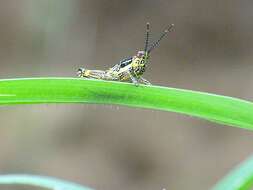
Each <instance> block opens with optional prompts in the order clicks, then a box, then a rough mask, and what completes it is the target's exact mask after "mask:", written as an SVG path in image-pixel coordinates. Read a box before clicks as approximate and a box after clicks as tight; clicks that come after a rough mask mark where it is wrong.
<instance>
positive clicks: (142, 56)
mask: <svg viewBox="0 0 253 190" xmlns="http://www.w3.org/2000/svg"><path fill="white" fill-rule="evenodd" d="M134 58H135V59H138V60H139V62H140V63H141V64H146V63H147V61H148V58H149V55H148V52H145V51H138V52H137V54H136V55H135V56H134Z"/></svg>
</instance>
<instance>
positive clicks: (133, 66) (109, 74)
mask: <svg viewBox="0 0 253 190" xmlns="http://www.w3.org/2000/svg"><path fill="white" fill-rule="evenodd" d="M173 26H174V24H171V25H169V26H168V27H167V28H166V29H165V30H164V32H162V34H161V35H160V37H159V38H158V40H157V41H155V42H153V43H152V44H151V45H150V46H149V33H150V29H149V23H147V25H146V38H145V46H144V50H142V51H138V52H137V54H136V55H134V56H132V57H130V58H127V59H123V60H121V61H120V62H119V63H118V64H116V65H114V66H113V67H111V68H109V69H108V70H105V71H102V70H88V69H85V68H79V69H78V71H77V75H78V77H84V78H92V79H101V80H109V81H122V82H130V83H134V84H135V85H136V86H137V85H138V84H139V83H141V84H146V85H151V83H150V82H149V81H147V80H146V79H144V78H143V77H142V75H143V73H144V72H145V69H146V65H147V63H148V59H149V54H150V52H151V51H152V50H153V49H154V48H155V47H157V46H158V45H159V43H160V41H161V40H162V39H163V38H164V37H165V35H166V34H167V33H169V32H170V31H171V29H172V28H173Z"/></svg>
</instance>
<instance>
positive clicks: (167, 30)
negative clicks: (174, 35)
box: [148, 24, 174, 53]
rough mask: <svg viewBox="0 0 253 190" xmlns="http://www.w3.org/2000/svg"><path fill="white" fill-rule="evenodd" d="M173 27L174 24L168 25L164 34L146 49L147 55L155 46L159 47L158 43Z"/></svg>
mask: <svg viewBox="0 0 253 190" xmlns="http://www.w3.org/2000/svg"><path fill="white" fill-rule="evenodd" d="M173 27H174V24H171V25H169V26H168V27H167V28H166V29H165V30H164V32H163V33H162V34H161V36H160V38H159V39H158V40H157V41H156V42H154V43H153V44H152V45H151V47H150V48H149V49H148V53H150V52H151V51H152V50H153V49H154V48H155V47H156V46H158V45H159V43H160V41H161V40H162V39H163V38H164V36H166V34H168V33H169V32H171V30H172V28H173Z"/></svg>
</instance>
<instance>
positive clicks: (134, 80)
mask: <svg viewBox="0 0 253 190" xmlns="http://www.w3.org/2000/svg"><path fill="white" fill-rule="evenodd" d="M127 73H128V75H129V76H130V79H131V80H132V82H133V83H134V85H135V86H138V85H139V83H138V79H137V78H136V77H134V76H133V75H132V74H131V73H130V72H129V71H127Z"/></svg>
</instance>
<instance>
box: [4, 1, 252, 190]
mask: <svg viewBox="0 0 253 190" xmlns="http://www.w3.org/2000/svg"><path fill="white" fill-rule="evenodd" d="M252 9H253V1H236V0H229V1H228V0H224V1H218V0H209V1H203V0H190V1H189V0H177V1H176V0H172V1H165V0H156V1H151V0H135V1H133V0H129V1H127V0H121V1H120V0H111V1H105V0H101V1H99V0H97V1H94V0H83V1H82V0H71V1H70V0H53V1H52V0H22V1H19V0H0V76H1V78H13V77H37V76H70V77H72V76H74V75H75V72H76V69H77V68H79V67H80V66H84V67H87V68H96V69H105V68H107V67H109V66H112V65H113V64H115V63H117V62H118V61H119V60H120V59H122V58H125V57H128V56H130V55H133V54H134V53H135V52H136V50H138V49H140V48H142V47H143V45H144V30H145V23H146V22H147V21H149V22H150V23H151V31H152V34H151V37H152V38H153V39H155V37H157V35H158V34H159V32H161V30H162V29H164V27H165V26H166V25H167V24H170V23H174V24H175V26H176V27H175V30H174V32H172V33H171V34H170V35H169V37H168V38H167V39H165V40H164V41H162V43H161V45H160V47H159V48H158V49H156V50H155V51H154V52H152V56H151V61H150V65H149V69H148V70H147V73H146V74H145V77H146V78H147V79H149V80H150V81H151V82H152V83H153V84H160V85H164V86H172V87H177V88H186V89H192V90H199V91H206V92H211V93H217V94H223V95H228V96H234V97H239V98H243V99H246V100H252V99H253V90H252V89H253V87H252V85H253V75H252V72H253V63H252V60H253V55H252V52H253V24H252V18H253V10H252ZM0 121H1V127H0V150H1V152H0V173H2V174H6V173H8V174H9V173H31V174H40V175H49V176H54V177H59V178H63V179H68V180H72V181H76V182H79V183H81V184H85V185H88V186H90V187H93V188H96V189H98V190H119V189H123V190H140V189H143V190H144V189H145V190H160V189H162V188H163V187H165V188H167V190H170V189H171V190H173V189H176V190H179V189H188V190H191V189H192V190H196V189H199V190H202V189H208V188H210V187H211V186H213V185H214V184H215V183H216V181H217V180H218V179H220V178H221V177H222V176H223V175H224V174H225V173H227V172H228V170H229V169H230V168H232V167H234V166H235V165H236V164H237V163H239V162H241V161H242V160H243V159H245V158H246V157H247V156H249V155H250V154H251V153H252V149H253V148H252V147H253V133H252V132H250V131H246V130H242V129H236V128H232V127H227V126H224V127H223V126H221V125H218V124H214V123H210V122H208V121H204V120H200V119H196V118H191V117H187V116H184V115H179V114H175V113H168V112H160V111H152V110H142V109H132V108H126V107H117V106H108V105H105V106H98V105H56V104H55V105H32V106H30V105H27V106H11V107H7V106H3V107H1V108H0ZM1 189H4V188H1ZM5 189H7V187H5ZM8 189H28V188H26V187H25V188H17V187H15V188H14V187H13V188H8ZM31 189H32V188H31Z"/></svg>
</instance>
